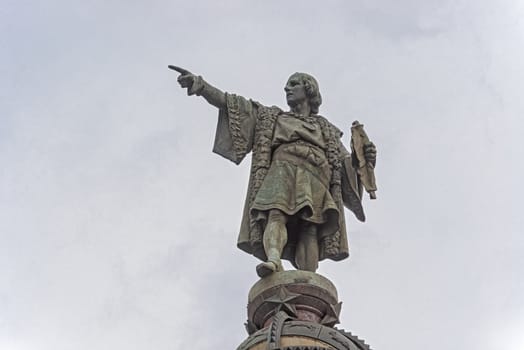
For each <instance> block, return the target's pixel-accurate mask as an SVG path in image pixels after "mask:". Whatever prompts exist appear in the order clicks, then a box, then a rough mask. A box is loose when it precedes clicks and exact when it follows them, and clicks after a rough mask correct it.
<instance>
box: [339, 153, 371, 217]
mask: <svg viewBox="0 0 524 350" xmlns="http://www.w3.org/2000/svg"><path fill="white" fill-rule="evenodd" d="M340 149H341V152H340V155H341V158H342V159H341V162H342V174H341V190H342V201H343V202H344V206H345V207H346V208H348V209H349V210H351V211H352V212H353V214H355V216H356V217H357V219H358V220H360V221H366V215H365V214H364V208H363V207H362V183H361V182H360V179H359V176H358V174H357V171H356V169H355V168H354V167H353V159H352V157H353V156H352V154H350V153H349V152H348V150H347V149H346V148H345V147H344V145H342V143H341V144H340Z"/></svg>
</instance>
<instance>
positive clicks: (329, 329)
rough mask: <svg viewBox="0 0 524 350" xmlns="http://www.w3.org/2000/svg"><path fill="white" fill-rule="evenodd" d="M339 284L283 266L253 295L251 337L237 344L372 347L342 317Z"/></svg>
mask: <svg viewBox="0 0 524 350" xmlns="http://www.w3.org/2000/svg"><path fill="white" fill-rule="evenodd" d="M341 305H342V303H341V302H339V301H338V295H337V290H336V288H335V286H334V285H333V283H331V282H330V281H329V280H328V279H327V278H325V277H323V276H321V275H318V274H316V273H313V272H307V271H284V272H278V273H274V274H272V275H270V276H268V277H266V278H263V279H261V280H260V281H258V282H257V283H255V285H254V286H253V287H252V288H251V290H250V292H249V298H248V306H247V310H248V320H247V324H246V329H247V331H248V333H249V337H248V338H247V339H246V340H245V341H244V342H243V343H242V344H241V345H240V346H239V347H238V349H237V350H277V349H279V350H292V349H293V350H294V349H297V350H299V349H300V350H314V349H315V350H339V349H340V350H359V349H360V350H370V348H369V346H368V345H366V344H365V343H364V342H363V341H362V340H360V339H358V338H357V337H355V336H353V335H352V334H351V333H349V332H345V331H343V330H339V329H336V328H334V325H335V324H337V323H339V315H340V308H341Z"/></svg>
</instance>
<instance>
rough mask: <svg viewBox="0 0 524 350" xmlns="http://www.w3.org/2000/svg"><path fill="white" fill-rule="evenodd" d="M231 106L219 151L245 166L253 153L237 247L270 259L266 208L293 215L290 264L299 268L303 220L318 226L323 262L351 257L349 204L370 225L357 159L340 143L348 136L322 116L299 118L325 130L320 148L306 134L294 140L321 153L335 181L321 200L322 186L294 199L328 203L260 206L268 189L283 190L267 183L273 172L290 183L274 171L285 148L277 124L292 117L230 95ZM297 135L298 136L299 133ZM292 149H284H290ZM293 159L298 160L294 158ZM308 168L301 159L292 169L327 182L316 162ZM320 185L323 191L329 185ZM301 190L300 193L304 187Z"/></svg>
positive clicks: (221, 125) (221, 122) (221, 123)
mask: <svg viewBox="0 0 524 350" xmlns="http://www.w3.org/2000/svg"><path fill="white" fill-rule="evenodd" d="M226 105H227V107H226V108H224V109H220V110H219V115H218V124H217V129H216V135H215V142H214V147H213V152H215V153H217V154H219V155H221V156H223V157H224V158H226V159H229V160H231V161H232V162H234V163H235V164H239V163H240V162H241V161H242V160H243V159H244V158H245V156H246V155H247V154H248V153H249V152H252V159H251V171H250V177H249V183H248V190H247V196H246V201H245V204H244V210H243V214H242V221H241V225H240V233H239V235H238V241H237V246H238V247H239V248H240V249H242V250H243V251H245V252H247V253H249V254H252V255H254V256H256V257H257V258H259V259H261V260H263V261H265V260H266V259H267V257H266V254H265V252H264V247H263V243H262V242H263V239H262V238H263V233H264V228H265V223H266V220H265V219H266V217H267V211H266V212H264V210H262V209H266V210H269V209H281V210H282V211H284V212H285V213H286V214H287V215H288V216H289V221H288V224H287V231H288V241H287V244H286V246H285V247H284V251H283V253H282V258H283V259H287V260H289V261H290V262H291V263H292V264H293V265H294V264H295V248H296V243H297V239H298V236H299V231H300V230H301V228H302V226H301V223H300V220H301V216H303V217H304V219H305V220H308V221H310V222H312V223H316V224H317V227H318V231H317V232H318V233H317V238H318V245H319V259H320V260H323V259H326V258H328V259H332V260H342V259H345V258H347V257H348V256H349V247H348V240H347V232H346V225H345V219H344V209H343V206H346V207H347V208H348V209H349V210H351V211H352V212H353V213H354V214H355V216H356V217H357V219H359V220H360V221H364V220H365V216H364V211H363V208H362V204H361V197H362V185H361V183H360V179H359V177H358V175H357V172H356V170H355V160H354V159H353V158H352V155H351V154H350V153H349V152H348V151H347V150H346V148H345V147H344V146H343V145H342V143H341V141H340V138H341V136H342V132H341V131H340V130H339V129H338V128H337V127H335V126H334V125H333V124H331V123H330V122H329V121H327V119H325V118H324V117H322V116H319V115H313V116H310V117H300V116H297V118H309V121H314V123H315V124H318V125H319V126H320V129H321V136H320V137H321V138H322V139H323V140H321V141H318V142H317V143H318V145H312V144H310V142H308V140H301V139H300V136H299V137H298V138H299V139H297V140H292V141H294V142H295V143H297V144H298V146H297V147H303V146H302V145H307V146H306V147H309V148H311V151H314V152H316V153H317V154H320V155H321V156H322V157H321V158H324V159H325V160H326V161H327V163H328V168H329V169H328V170H327V172H326V171H324V172H323V174H324V177H325V174H326V173H327V174H329V179H328V181H327V182H326V181H324V185H325V192H326V193H325V195H321V196H320V197H319V196H318V194H317V195H316V196H315V193H316V192H318V191H317V189H316V188H311V190H310V192H313V193H305V194H300V193H298V194H297V193H293V194H291V195H292V196H293V197H294V198H295V197H301V196H302V197H304V198H309V202H310V203H311V202H312V201H313V202H314V201H318V200H316V199H315V198H322V200H321V201H322V202H324V203H311V205H305V206H306V208H303V207H302V206H298V207H297V208H293V209H291V212H290V211H289V210H286V208H285V206H284V208H282V205H273V206H272V205H271V204H263V205H261V204H259V202H260V197H261V196H262V197H264V195H265V196H266V197H267V192H268V191H267V190H265V189H271V187H274V186H277V188H278V186H279V184H277V183H274V182H273V183H269V184H268V182H266V183H264V180H265V179H266V176H267V175H268V173H269V174H270V175H269V176H268V180H270V181H284V182H289V181H286V179H282V178H278V176H277V177H274V175H272V173H278V171H277V170H275V169H274V167H275V166H276V164H277V162H279V161H278V160H276V159H277V158H278V157H277V155H276V153H277V152H276V150H278V149H279V148H277V147H278V146H279V145H277V144H276V143H277V139H278V137H275V130H276V129H277V122H278V121H279V118H284V117H288V116H289V114H286V113H285V112H283V111H282V110H281V109H280V108H278V107H275V106H273V107H266V106H263V105H261V104H260V103H258V102H255V101H252V100H248V99H245V98H243V97H241V96H237V95H234V94H227V93H226ZM306 121H307V120H306ZM291 131H292V132H293V130H291ZM295 138H296V137H295ZM284 142H285V141H284ZM288 145H289V144H286V145H284V146H286V147H287V146H288ZM319 146H320V147H319ZM314 152H313V153H314ZM318 152H321V153H318ZM310 153H311V152H310ZM285 157H286V156H284V161H283V162H281V163H282V164H284V166H285V165H286V161H285ZM290 157H291V158H292V157H293V156H290ZM297 164H298V166H297ZM308 164H309V163H307V162H301V161H298V162H295V164H292V167H293V169H297V171H298V173H302V174H306V175H307V176H306V178H311V179H316V178H322V174H320V173H319V172H320V171H321V170H320V167H317V166H316V164H309V165H308ZM272 166H273V168H272ZM302 168H304V169H302ZM324 170H325V169H324ZM284 173H285V171H284ZM279 176H280V175H279ZM283 176H284V175H283ZM280 179H282V180H280ZM293 181H296V179H293ZM302 181H303V180H302ZM315 181H316V180H315ZM316 186H317V187H318V186H321V187H322V186H323V185H322V184H320V185H316ZM261 188H262V189H263V191H265V192H266V193H260V195H259V196H258V197H257V194H259V191H260V190H261ZM281 188H286V187H285V186H284V187H281ZM298 188H299V190H300V189H301V188H302V187H298ZM269 192H272V191H269ZM273 193H278V191H273ZM326 203H327V204H326ZM261 206H262V207H263V208H261ZM322 206H326V208H323V209H322V211H321V212H315V211H313V212H312V213H309V214H308V211H307V210H306V209H308V208H309V207H315V208H321V207H322ZM304 212H306V214H304ZM313 214H314V215H313ZM308 215H309V216H308ZM319 218H320V219H319Z"/></svg>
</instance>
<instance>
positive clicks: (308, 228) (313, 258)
mask: <svg viewBox="0 0 524 350" xmlns="http://www.w3.org/2000/svg"><path fill="white" fill-rule="evenodd" d="M295 263H296V265H297V267H298V269H299V270H306V271H311V272H315V271H316V270H317V268H318V238H317V225H315V224H312V223H310V222H306V223H304V226H303V228H302V230H301V231H300V235H299V237H298V242H297V248H296V251H295Z"/></svg>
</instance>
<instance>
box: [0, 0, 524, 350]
mask: <svg viewBox="0 0 524 350" xmlns="http://www.w3.org/2000/svg"><path fill="white" fill-rule="evenodd" d="M0 53H1V54H0V164H1V167H0V349H5V350H47V349H49V350H51V349H53V350H66V349H67V350H70V349H75V350H84V349H86V350H87V349H99V350H105V349H108V350H109V349H128V350H142V349H157V350H163V349H166V350H167V349H178V348H189V347H190V348H192V349H196V350H204V349H210V348H221V349H222V348H223V349H235V348H236V347H237V346H238V345H239V344H240V343H241V342H242V340H243V339H244V338H245V337H246V336H247V334H246V333H245V331H244V326H243V323H244V322H245V320H246V316H247V315H246V303H247V293H248V291H249V288H250V287H251V286H252V285H253V284H254V283H255V282H256V281H257V279H258V278H257V276H256V274H255V266H256V264H257V263H258V261H257V260H256V259H255V258H254V257H252V256H250V255H248V254H245V253H243V252H242V251H240V250H238V249H237V248H236V235H237V232H238V228H239V224H240V215H241V210H242V205H243V201H244V197H245V191H246V187H247V179H248V173H249V159H246V160H244V162H243V163H242V164H240V166H236V165H234V164H233V163H231V162H229V161H228V160H226V159H223V158H221V157H219V156H218V155H216V154H214V153H212V152H211V149H212V143H213V137H214V133H215V126H216V117H217V114H218V113H217V110H216V108H214V107H212V106H210V105H208V104H207V103H206V102H205V101H204V100H203V99H201V98H198V97H187V95H186V93H185V91H184V90H182V89H180V87H179V86H178V84H177V82H176V77H177V75H176V73H175V72H173V71H170V70H168V69H167V65H168V64H175V65H178V66H181V67H184V68H186V69H188V70H190V71H192V72H194V73H195V74H199V75H202V76H203V77H204V78H205V79H206V80H207V81H209V82H210V83H212V84H214V85H216V86H217V87H219V88H221V89H222V90H224V91H228V92H234V93H238V94H240V95H243V96H245V97H248V98H253V99H255V100H257V101H259V102H261V103H263V104H266V105H278V106H281V107H282V108H284V107H285V95H284V90H283V87H284V84H285V82H286V80H287V78H288V77H289V76H290V75H291V74H292V73H294V72H297V71H299V72H307V73H310V74H312V75H313V76H315V77H316V78H317V80H318V82H319V85H320V91H321V93H322V96H323V104H322V106H321V107H320V113H321V114H322V115H324V116H326V117H327V118H328V119H329V120H330V121H331V122H333V123H334V124H335V125H337V126H338V127H340V128H341V129H342V130H345V131H346V136H345V138H344V142H345V143H346V145H347V144H348V139H347V138H348V135H349V130H350V126H351V122H352V121H353V120H356V119H358V120H359V121H360V122H361V123H363V124H364V125H365V129H366V131H367V132H368V135H369V136H370V138H371V139H372V140H373V141H374V143H375V144H376V146H377V148H378V161H377V168H376V176H377V182H378V187H379V190H378V192H377V195H378V199H377V200H375V201H370V200H369V199H368V198H364V200H363V201H364V207H365V211H366V215H367V222H365V223H360V222H358V221H357V220H356V219H355V218H354V216H353V215H352V214H351V213H349V212H348V211H346V218H347V226H348V231H349V232H348V235H349V241H350V249H351V256H350V258H349V259H347V260H344V261H342V262H336V263H335V262H331V261H326V262H322V263H321V264H320V268H319V270H318V273H320V274H322V275H324V276H325V277H327V278H329V279H330V280H331V281H332V282H333V283H334V284H335V285H336V286H337V289H338V292H339V298H340V300H341V301H342V302H343V307H342V317H341V325H340V327H341V328H344V329H346V330H350V331H351V332H353V333H354V334H357V335H358V336H359V337H360V338H363V339H365V340H366V342H367V343H368V344H370V345H371V346H372V348H373V349H375V350H378V349H390V350H391V349H393V350H395V349H403V350H411V349H413V350H415V349H425V350H436V349H439V350H440V349H442V348H443V347H445V348H461V349H478V350H522V349H524V255H523V254H522V251H524V237H523V235H522V233H524V220H523V218H522V217H523V216H522V214H521V213H520V210H519V209H518V208H519V207H522V205H521V201H522V198H524V186H523V185H522V181H521V179H522V178H524V162H523V161H522V159H523V157H524V147H523V145H522V141H521V140H520V138H521V135H523V134H524V121H523V118H522V116H523V115H524V99H523V98H522V96H521V95H522V91H523V90H524V89H523V87H524V3H522V2H521V1H518V0H513V1H511V0H497V1H494V0H493V1H488V0H456V1H451V0H438V1H437V0H427V1H416V0H396V1H392V0H367V1H341V0H340V1H336V0H325V1H322V2H320V1H311V0H302V1H294V0H292V1H274V0H269V1H240V0H225V1H211V0H208V1H165V0H152V1H148V2H143V1H120V0H109V1H108V0H105V1H101V0H93V1H75V0H73V1H64V0H49V1H45V2H42V1H34V0H33V1H30V0H28V1H25V0H16V1H15V0H4V1H2V3H1V4H0ZM287 266H288V267H289V265H287Z"/></svg>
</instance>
